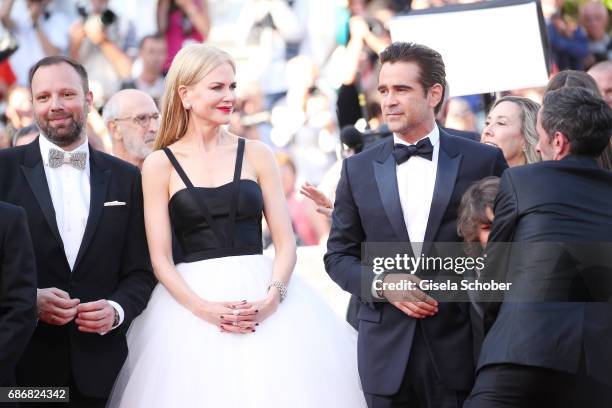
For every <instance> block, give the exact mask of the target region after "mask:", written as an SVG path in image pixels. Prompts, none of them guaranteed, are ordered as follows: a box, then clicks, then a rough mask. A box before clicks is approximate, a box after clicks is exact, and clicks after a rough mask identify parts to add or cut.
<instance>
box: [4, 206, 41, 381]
mask: <svg viewBox="0 0 612 408" xmlns="http://www.w3.org/2000/svg"><path fill="white" fill-rule="evenodd" d="M35 327H36V269H35V266H34V251H33V250H32V240H31V238H30V230H29V229H28V224H27V218H26V213H25V211H24V210H23V208H19V207H16V206H14V205H11V204H7V203H2V202H0V386H9V385H14V381H15V379H14V377H15V366H16V365H17V361H18V360H19V357H21V353H22V352H23V349H24V348H25V345H26V344H27V342H28V341H29V340H30V337H31V336H32V333H33V332H34V328H35Z"/></svg>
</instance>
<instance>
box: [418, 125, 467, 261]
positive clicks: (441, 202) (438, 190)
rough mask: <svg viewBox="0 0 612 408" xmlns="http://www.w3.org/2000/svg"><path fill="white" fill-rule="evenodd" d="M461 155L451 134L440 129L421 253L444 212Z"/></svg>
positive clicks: (434, 233)
mask: <svg viewBox="0 0 612 408" xmlns="http://www.w3.org/2000/svg"><path fill="white" fill-rule="evenodd" d="M462 157H463V155H462V154H460V153H459V152H458V151H456V149H454V144H453V141H452V139H451V136H448V135H447V134H446V133H444V132H443V131H442V130H440V150H439V154H438V169H437V172H436V184H435V186H434V192H433V197H432V200H431V208H430V210H429V219H428V220H427V229H426V230H425V239H424V241H425V243H424V244H423V253H424V254H427V253H428V251H429V248H430V246H431V243H432V242H433V240H434V239H435V237H436V234H437V232H438V229H439V228H440V223H441V222H442V217H443V216H444V213H445V212H446V208H447V207H448V203H449V201H450V199H451V196H452V195H453V191H454V189H455V181H456V180H457V175H458V174H459V166H460V164H461V158H462Z"/></svg>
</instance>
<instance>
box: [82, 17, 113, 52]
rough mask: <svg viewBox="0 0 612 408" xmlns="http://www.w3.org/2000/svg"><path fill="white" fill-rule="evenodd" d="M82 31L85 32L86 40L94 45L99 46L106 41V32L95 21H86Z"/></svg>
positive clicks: (97, 21)
mask: <svg viewBox="0 0 612 408" xmlns="http://www.w3.org/2000/svg"><path fill="white" fill-rule="evenodd" d="M83 29H84V30H85V35H86V36H87V38H89V40H90V41H91V42H92V43H94V44H95V45H100V44H102V43H103V42H104V41H106V40H107V37H106V31H105V30H104V27H103V26H102V23H101V22H100V21H99V20H97V19H93V18H90V19H89V20H87V21H86V22H85V25H84V26H83Z"/></svg>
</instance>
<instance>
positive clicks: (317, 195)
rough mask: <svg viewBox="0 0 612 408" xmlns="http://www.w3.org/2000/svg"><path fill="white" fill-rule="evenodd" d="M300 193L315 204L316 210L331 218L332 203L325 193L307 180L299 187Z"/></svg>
mask: <svg viewBox="0 0 612 408" xmlns="http://www.w3.org/2000/svg"><path fill="white" fill-rule="evenodd" d="M300 193H302V194H303V195H304V196H305V197H307V198H310V199H311V200H312V201H313V202H314V203H315V204H316V205H317V212H318V213H320V214H323V215H325V216H327V217H330V218H331V214H332V211H333V209H334V203H332V201H331V200H330V199H329V198H327V196H326V195H325V194H323V192H322V191H321V190H319V189H318V188H316V187H315V186H313V185H312V184H310V183H309V182H305V183H304V184H303V185H302V187H300Z"/></svg>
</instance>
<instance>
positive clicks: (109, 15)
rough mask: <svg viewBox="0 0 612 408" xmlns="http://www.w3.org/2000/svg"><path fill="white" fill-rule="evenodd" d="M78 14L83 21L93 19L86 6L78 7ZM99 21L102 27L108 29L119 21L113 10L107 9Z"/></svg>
mask: <svg viewBox="0 0 612 408" xmlns="http://www.w3.org/2000/svg"><path fill="white" fill-rule="evenodd" d="M77 13H78V14H79V16H81V17H82V18H83V21H87V20H89V19H90V18H91V16H90V15H89V11H88V10H87V8H85V6H82V5H81V6H77ZM99 19H100V23H101V24H102V26H103V27H105V28H106V27H108V26H110V25H112V24H113V23H114V22H115V21H117V15H116V14H115V13H114V12H113V11H112V10H110V9H106V10H104V11H103V12H102V14H100V16H99Z"/></svg>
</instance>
